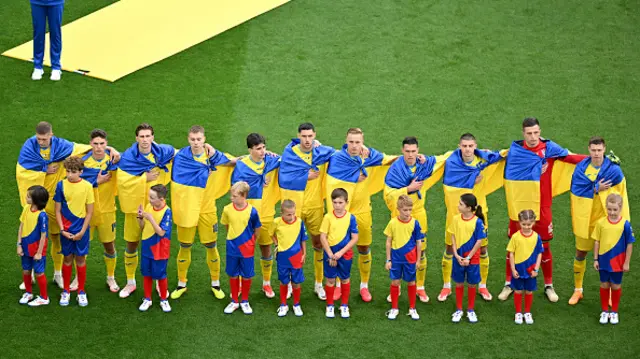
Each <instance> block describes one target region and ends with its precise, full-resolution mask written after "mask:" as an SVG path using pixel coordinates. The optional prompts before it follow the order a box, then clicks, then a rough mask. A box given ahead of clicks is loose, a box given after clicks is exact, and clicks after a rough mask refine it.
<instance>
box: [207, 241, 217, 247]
mask: <svg viewBox="0 0 640 359" xmlns="http://www.w3.org/2000/svg"><path fill="white" fill-rule="evenodd" d="M204 246H205V248H216V247H217V246H218V242H211V243H206V244H205V245H204Z"/></svg>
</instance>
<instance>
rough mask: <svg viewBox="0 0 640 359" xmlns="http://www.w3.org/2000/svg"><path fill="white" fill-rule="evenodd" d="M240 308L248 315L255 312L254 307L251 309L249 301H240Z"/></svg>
mask: <svg viewBox="0 0 640 359" xmlns="http://www.w3.org/2000/svg"><path fill="white" fill-rule="evenodd" d="M240 308H241V309H242V312H243V313H244V314H246V315H249V314H253V309H251V306H250V305H249V302H242V303H240Z"/></svg>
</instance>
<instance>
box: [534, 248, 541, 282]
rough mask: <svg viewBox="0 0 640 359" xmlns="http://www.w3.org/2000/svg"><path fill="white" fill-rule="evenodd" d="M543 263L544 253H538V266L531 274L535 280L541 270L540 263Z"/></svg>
mask: <svg viewBox="0 0 640 359" xmlns="http://www.w3.org/2000/svg"><path fill="white" fill-rule="evenodd" d="M541 262H542V253H538V257H537V258H536V266H535V267H533V273H531V276H532V277H533V278H535V277H537V276H538V271H539V270H540V263H541Z"/></svg>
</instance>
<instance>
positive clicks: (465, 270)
mask: <svg viewBox="0 0 640 359" xmlns="http://www.w3.org/2000/svg"><path fill="white" fill-rule="evenodd" d="M465 278H466V282H467V283H469V284H472V285H475V284H478V283H480V265H479V264H469V265H468V266H466V267H463V266H461V265H460V264H459V263H458V261H457V260H456V259H455V258H454V259H453V267H452V268H451V280H453V281H454V282H455V283H464V282H465Z"/></svg>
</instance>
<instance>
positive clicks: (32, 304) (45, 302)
mask: <svg viewBox="0 0 640 359" xmlns="http://www.w3.org/2000/svg"><path fill="white" fill-rule="evenodd" d="M48 304H49V298H47V299H44V298H42V297H41V296H37V297H36V299H34V300H32V301H30V302H29V304H28V305H29V306H30V307H39V306H41V305H48Z"/></svg>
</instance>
